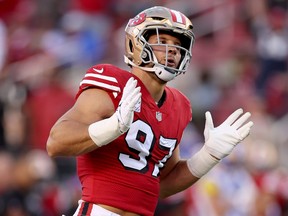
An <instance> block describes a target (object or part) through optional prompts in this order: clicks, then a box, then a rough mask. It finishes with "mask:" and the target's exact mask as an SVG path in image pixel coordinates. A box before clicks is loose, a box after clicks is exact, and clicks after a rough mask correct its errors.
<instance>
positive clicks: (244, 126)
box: [204, 109, 253, 159]
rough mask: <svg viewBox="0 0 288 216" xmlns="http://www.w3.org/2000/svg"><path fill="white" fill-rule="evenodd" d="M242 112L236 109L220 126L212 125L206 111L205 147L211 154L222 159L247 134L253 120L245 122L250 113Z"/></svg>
mask: <svg viewBox="0 0 288 216" xmlns="http://www.w3.org/2000/svg"><path fill="white" fill-rule="evenodd" d="M242 114H243V110H242V109H238V110H236V111H235V112H234V113H232V114H231V115H230V116H229V117H228V118H227V119H226V120H225V121H224V122H223V123H222V124H221V125H220V126H218V127H214V124H213V120H212V116H211V113H210V112H206V114H205V117H206V124H205V130H204V137H205V148H206V150H207V151H208V152H209V153H210V154H211V155H212V156H214V157H216V158H217V159H223V158H224V157H226V156H227V155H229V154H230V153H231V152H232V150H233V149H234V147H235V146H236V145H237V144H238V143H239V142H240V141H242V140H244V139H245V138H246V137H247V136H248V134H249V132H250V129H251V127H252V126H253V122H252V121H249V122H248V123H246V122H247V120H248V119H249V118H250V116H251V114H250V113H249V112H246V113H245V114H243V115H242ZM241 115H242V116H241Z"/></svg>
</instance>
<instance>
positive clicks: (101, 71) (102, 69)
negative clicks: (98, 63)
mask: <svg viewBox="0 0 288 216" xmlns="http://www.w3.org/2000/svg"><path fill="white" fill-rule="evenodd" d="M93 70H94V71H95V72H97V73H103V71H104V68H101V69H100V70H98V69H96V68H93Z"/></svg>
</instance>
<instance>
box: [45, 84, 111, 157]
mask: <svg viewBox="0 0 288 216" xmlns="http://www.w3.org/2000/svg"><path fill="white" fill-rule="evenodd" d="M114 112H115V109H114V105H113V103H112V100H111V99H110V97H109V95H108V94H107V92H105V91H103V90H100V89H95V88H93V89H87V90H85V91H84V92H83V93H82V94H81V95H80V96H79V98H78V99H77V101H76V103H75V104H74V106H73V107H72V108H71V109H70V110H69V111H68V112H66V113H65V114H64V115H63V116H62V117H61V118H60V119H59V120H58V121H57V122H56V123H55V125H54V126H53V127H52V129H51V131H50V135H49V137H48V141H47V152H48V154H49V155H50V156H52V157H54V156H76V155H80V154H84V153H87V152H90V151H92V150H95V149H96V148H97V145H95V143H94V142H93V141H92V140H91V138H90V136H89V134H88V126H89V125H90V124H91V123H93V122H96V121H99V120H102V119H104V118H108V117H110V116H111V115H112V114H113V113H114Z"/></svg>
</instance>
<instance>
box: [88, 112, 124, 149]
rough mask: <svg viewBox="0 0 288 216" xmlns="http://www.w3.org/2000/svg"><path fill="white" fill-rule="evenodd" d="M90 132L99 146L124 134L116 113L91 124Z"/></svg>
mask: <svg viewBox="0 0 288 216" xmlns="http://www.w3.org/2000/svg"><path fill="white" fill-rule="evenodd" d="M88 133H89V136H90V138H91V139H92V140H93V142H94V143H95V144H96V145H97V146H99V147H101V146H104V145H107V144H108V143H110V142H112V141H113V140H115V139H116V138H117V137H119V136H120V135H121V134H122V133H121V132H120V130H119V124H118V118H117V115H116V113H114V114H113V115H112V116H111V117H110V118H107V119H103V120H101V121H98V122H95V123H92V124H90V125H89V127H88Z"/></svg>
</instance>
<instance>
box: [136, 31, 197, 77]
mask: <svg viewBox="0 0 288 216" xmlns="http://www.w3.org/2000/svg"><path fill="white" fill-rule="evenodd" d="M144 30H145V33H140V34H139V36H138V37H139V38H138V40H139V41H140V42H141V43H142V44H143V49H142V51H141V52H140V58H141V60H142V64H141V65H140V66H143V67H144V69H143V68H142V69H143V70H146V71H153V72H156V75H157V76H158V77H159V78H160V79H162V80H164V81H170V80H171V79H173V78H174V77H176V76H178V75H179V74H181V73H185V72H186V70H187V68H188V65H189V63H190V60H191V57H192V54H191V48H192V46H193V41H194V38H192V39H193V40H191V39H188V38H185V36H183V35H181V34H179V33H174V32H172V30H171V31H168V30H167V28H166V29H164V30H162V29H161V28H160V27H156V28H155V27H153V28H151V29H149V28H147V29H144ZM161 33H167V34H170V35H173V36H176V37H177V38H180V41H181V43H182V44H181V46H180V45H172V44H162V43H161V42H160V37H159V35H160V34H161ZM153 34H155V35H157V43H153V44H152V43H149V42H148V40H149V37H150V36H151V35H153ZM185 39H186V41H185ZM187 41H188V42H187ZM189 41H191V42H190V43H189ZM155 46H157V47H163V50H165V54H166V57H165V60H166V61H165V63H164V64H161V63H159V62H158V59H157V57H156V55H155V54H154V51H153V47H155ZM171 48H173V49H178V50H180V54H181V59H180V62H179V64H178V65H177V67H176V68H175V67H170V66H169V61H168V59H169V58H168V53H169V50H170V49H171ZM145 65H149V67H150V68H146V67H145ZM164 70H165V71H164ZM162 73H164V74H165V73H167V74H166V75H164V74H162Z"/></svg>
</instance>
